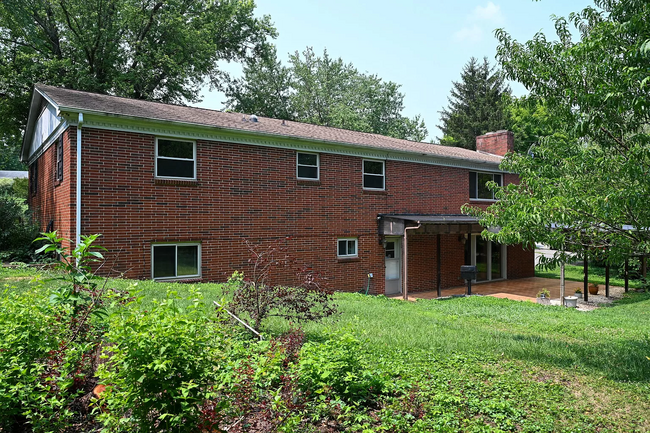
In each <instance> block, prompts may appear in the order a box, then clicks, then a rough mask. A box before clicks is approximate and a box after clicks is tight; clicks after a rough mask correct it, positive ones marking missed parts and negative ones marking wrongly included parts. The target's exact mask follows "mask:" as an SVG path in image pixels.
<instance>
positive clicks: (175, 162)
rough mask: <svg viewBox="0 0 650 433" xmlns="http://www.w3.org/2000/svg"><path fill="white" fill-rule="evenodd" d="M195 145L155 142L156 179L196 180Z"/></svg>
mask: <svg viewBox="0 0 650 433" xmlns="http://www.w3.org/2000/svg"><path fill="white" fill-rule="evenodd" d="M195 172H196V143H195V142H193V141H179V140H167V139H164V138H158V139H157V140H156V177H173V178H180V179H196V173H195Z"/></svg>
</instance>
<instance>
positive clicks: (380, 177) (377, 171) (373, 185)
mask: <svg viewBox="0 0 650 433" xmlns="http://www.w3.org/2000/svg"><path fill="white" fill-rule="evenodd" d="M384 177H385V176H384V161H371V160H368V159H364V160H363V188H364V189H371V190H377V191H383V190H384Z"/></svg>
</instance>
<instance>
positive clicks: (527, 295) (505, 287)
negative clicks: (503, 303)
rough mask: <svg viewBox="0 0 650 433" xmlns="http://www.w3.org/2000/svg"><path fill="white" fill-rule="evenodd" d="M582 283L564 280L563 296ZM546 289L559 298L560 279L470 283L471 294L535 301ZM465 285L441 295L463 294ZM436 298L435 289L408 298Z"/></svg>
mask: <svg viewBox="0 0 650 433" xmlns="http://www.w3.org/2000/svg"><path fill="white" fill-rule="evenodd" d="M582 288H583V283H582V282H579V281H565V296H569V295H573V293H574V292H575V291H576V289H580V290H582ZM543 289H546V290H548V291H549V292H550V293H551V296H550V297H551V299H559V298H560V280H555V279H552V278H539V277H532V278H519V279H517V280H502V281H493V282H486V283H474V284H472V295H484V296H493V297H495V298H507V299H512V300H516V301H533V302H534V301H535V298H536V296H537V293H539V292H540V291H541V290H543ZM466 291H467V287H466V286H458V287H452V288H449V289H443V290H442V296H443V297H446V296H454V295H464V294H465V293H466ZM435 298H438V292H437V291H435V290H434V291H429V292H420V293H410V294H409V296H408V299H409V300H410V301H414V300H416V299H435Z"/></svg>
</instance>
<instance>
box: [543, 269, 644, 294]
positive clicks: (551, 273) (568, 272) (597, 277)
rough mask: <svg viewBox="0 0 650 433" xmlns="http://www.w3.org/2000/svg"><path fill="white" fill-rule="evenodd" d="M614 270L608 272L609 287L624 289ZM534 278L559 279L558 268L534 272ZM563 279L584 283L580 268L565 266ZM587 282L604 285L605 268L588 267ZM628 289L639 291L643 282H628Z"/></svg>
mask: <svg viewBox="0 0 650 433" xmlns="http://www.w3.org/2000/svg"><path fill="white" fill-rule="evenodd" d="M613 275H614V270H613V269H612V270H611V271H610V278H609V284H610V285H611V286H618V287H625V280H624V279H623V278H618V277H616V278H614V276H613ZM535 276H536V277H542V278H556V279H559V278H560V267H559V266H558V267H557V268H555V269H548V270H539V269H538V270H536V271H535ZM564 278H565V279H567V280H569V281H584V274H583V268H582V266H576V265H565V266H564ZM589 282H590V283H596V284H602V285H603V286H604V285H605V268H601V267H597V266H589ZM629 287H631V288H633V289H640V288H642V287H643V282H642V281H640V280H629Z"/></svg>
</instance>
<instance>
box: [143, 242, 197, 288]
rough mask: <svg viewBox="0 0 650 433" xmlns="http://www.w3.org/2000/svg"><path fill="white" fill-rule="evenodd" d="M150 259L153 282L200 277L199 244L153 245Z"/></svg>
mask: <svg viewBox="0 0 650 433" xmlns="http://www.w3.org/2000/svg"><path fill="white" fill-rule="evenodd" d="M151 257H152V258H151V262H152V269H153V271H152V274H153V279H154V280H158V279H161V280H162V279H178V278H194V277H200V276H201V245H200V244H195V243H182V244H159V245H153V246H152V253H151Z"/></svg>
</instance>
